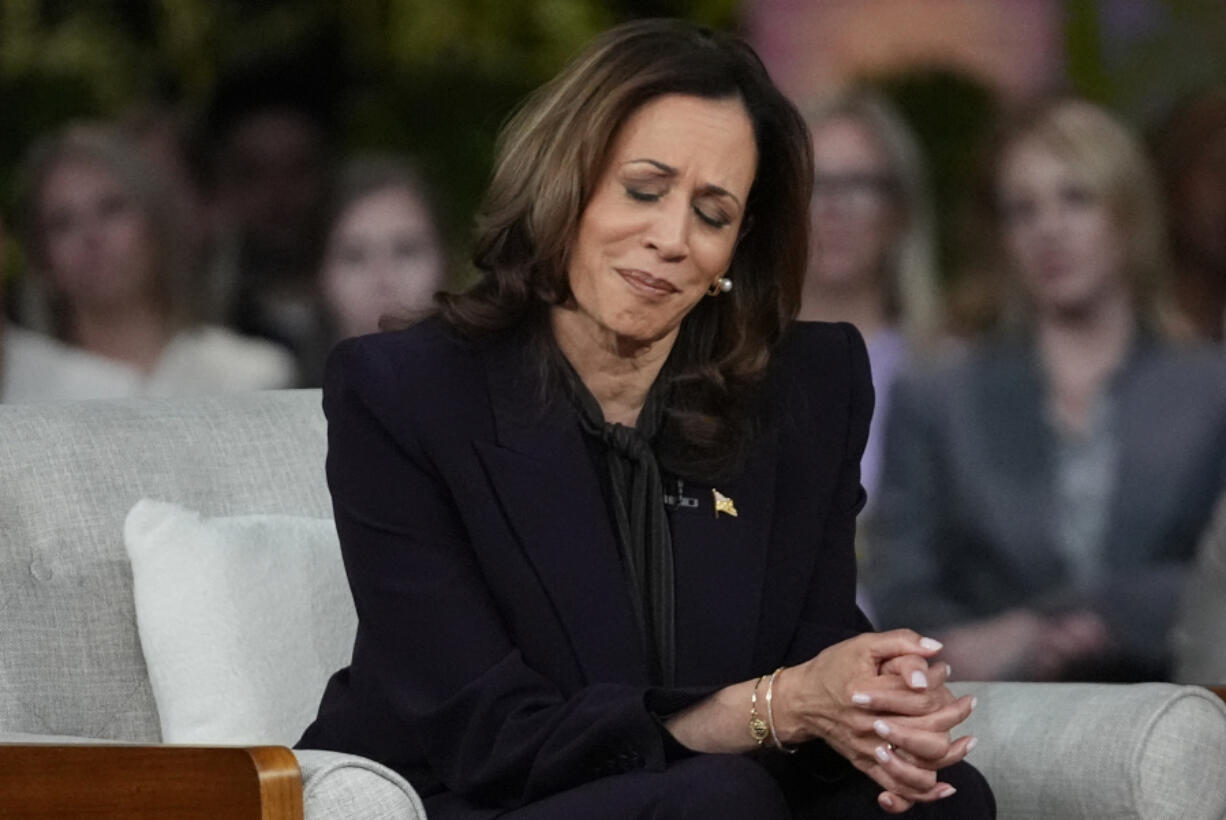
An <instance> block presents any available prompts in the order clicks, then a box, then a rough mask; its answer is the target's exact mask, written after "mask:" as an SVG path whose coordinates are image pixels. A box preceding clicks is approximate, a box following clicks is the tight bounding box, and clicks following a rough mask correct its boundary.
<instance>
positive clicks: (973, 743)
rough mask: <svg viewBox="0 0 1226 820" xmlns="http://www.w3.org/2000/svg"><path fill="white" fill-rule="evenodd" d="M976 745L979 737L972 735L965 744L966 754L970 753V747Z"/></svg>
mask: <svg viewBox="0 0 1226 820" xmlns="http://www.w3.org/2000/svg"><path fill="white" fill-rule="evenodd" d="M978 745H979V738H977V737H972V738H971V739H970V740H969V741H967V744H966V753H967V754H970V753H971V749H973V748H975V747H976V746H978Z"/></svg>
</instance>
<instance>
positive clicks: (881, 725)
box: [873, 720, 890, 737]
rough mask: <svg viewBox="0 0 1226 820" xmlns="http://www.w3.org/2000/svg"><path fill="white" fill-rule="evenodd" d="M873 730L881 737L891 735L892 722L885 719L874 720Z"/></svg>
mask: <svg viewBox="0 0 1226 820" xmlns="http://www.w3.org/2000/svg"><path fill="white" fill-rule="evenodd" d="M873 731H874V732H876V733H877V734H878V735H880V736H881V737H889V736H890V724H888V723H886V722H885V721H884V720H874V721H873Z"/></svg>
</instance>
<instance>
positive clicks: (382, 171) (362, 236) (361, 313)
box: [320, 155, 446, 341]
mask: <svg viewBox="0 0 1226 820" xmlns="http://www.w3.org/2000/svg"><path fill="white" fill-rule="evenodd" d="M333 196H334V201H333V208H332V217H331V220H330V222H329V227H328V230H327V231H326V234H325V235H326V237H327V240H326V246H325V249H324V258H323V265H322V267H321V269H320V290H321V292H322V294H323V300H324V313H325V317H326V319H327V321H328V324H329V329H330V336H331V338H332V340H334V341H336V340H340V339H343V338H346V337H349V336H358V335H361V334H364V333H374V332H375V331H377V330H378V329H379V322H380V320H381V319H382V318H383V317H384V316H386V315H396V316H401V315H403V316H411V315H413V314H416V313H419V312H421V311H423V310H425V309H427V308H429V307H430V305H431V303H432V300H433V297H434V293H435V292H436V291H438V290H439V289H440V288H442V287H443V285H444V284H446V282H445V272H446V268H445V264H444V260H443V249H442V242H441V241H440V237H439V230H438V224H437V221H436V219H435V216H434V213H435V211H434V207H433V204H432V200H431V197H430V195H429V192H428V190H427V188H426V186H425V184H424V183H423V181H422V178H421V176H420V174H419V173H418V172H417V170H416V169H415V168H414V167H413V165H412V163H410V162H409V161H408V160H406V159H404V158H401V157H397V156H394V155H369V156H362V157H357V158H354V159H353V160H351V161H349V162H348V163H346V165H345V166H344V167H343V168H342V169H341V171H340V174H339V175H338V177H337V182H336V189H335V192H334V195H333Z"/></svg>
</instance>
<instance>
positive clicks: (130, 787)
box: [0, 743, 302, 820]
mask: <svg viewBox="0 0 1226 820" xmlns="http://www.w3.org/2000/svg"><path fill="white" fill-rule="evenodd" d="M0 806H3V807H4V814H5V815H6V816H8V814H9V812H12V816H16V817H30V818H39V817H47V818H50V817H96V816H106V817H124V818H134V820H144V819H145V818H147V819H148V820H152V819H153V818H166V817H173V818H176V820H196V818H199V820H205V818H216V817H226V818H234V819H235V820H302V777H301V774H300V773H299V769H298V762H297V760H296V759H295V758H294V755H293V753H292V752H291V751H290V750H289V749H286V748H285V747H283V746H253V747H247V748H244V747H238V746H231V747H224V746H217V747H196V746H130V745H123V746H106V745H76V744H74V745H54V744H44V743H32V744H16V743H0Z"/></svg>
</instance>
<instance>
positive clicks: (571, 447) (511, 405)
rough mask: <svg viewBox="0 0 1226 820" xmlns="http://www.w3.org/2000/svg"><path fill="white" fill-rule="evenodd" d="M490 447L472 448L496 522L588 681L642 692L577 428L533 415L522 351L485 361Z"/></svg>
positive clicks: (554, 412)
mask: <svg viewBox="0 0 1226 820" xmlns="http://www.w3.org/2000/svg"><path fill="white" fill-rule="evenodd" d="M485 359H486V367H487V376H488V382H489V387H490V396H491V400H492V402H493V411H494V417H495V423H496V426H497V436H498V444H496V445H495V444H489V443H485V442H478V443H477V451H478V455H479V456H480V458H481V460H482V462H483V464H484V466H485V469H486V472H487V474H488V476H489V479H490V482H491V484H492V485H493V487H494V491H495V493H496V494H497V496H498V500H499V502H500V503H501V505H502V509H503V512H504V514H505V515H506V518H507V520H508V521H509V523H510V525H511V528H512V530H513V531H514V533H515V535H516V537H517V538H518V540H519V543H520V545H521V546H522V548H523V550H524V552H525V553H526V554H527V556H528V558H529V560H530V561H531V562H532V565H533V567H534V568H535V569H536V572H537V574H538V576H539V577H540V579H541V583H542V585H543V586H544V587H545V590H546V592H547V594H548V595H549V597H550V599H551V601H552V602H553V605H554V607H555V609H556V611H557V613H558V616H559V619H560V620H561V622H562V624H563V627H564V629H565V630H566V632H567V634H568V635H569V637H570V639H571V645H572V649H573V650H574V653H575V656H576V658H577V659H578V661H579V664H580V666H581V667H582V669H583V672H584V674H585V676H586V677H587V679H588V681H590V682H595V681H600V682H614V683H642V682H644V681H645V680H646V679H647V670H646V661H645V659H644V656H643V648H642V644H641V639H640V637H639V631H638V626H637V624H636V623H635V620H634V615H633V610H632V609H631V598H630V591H629V586H628V583H627V578H626V576H625V573H624V571H623V568H622V564H621V558H620V556H619V554H618V549H617V543H616V540H615V536H614V534H613V529H612V526H611V519H610V515H609V511H608V507H607V504H606V502H605V499H604V495H603V492H602V490H601V484H600V480H599V478H598V476H597V474H596V470H595V467H594V464H593V462H592V458H591V456H590V454H589V452H588V449H587V447H586V444H585V442H584V439H583V432H582V430H581V429H580V427H579V423H578V419H577V417H576V416H575V414H574V413H573V412H570V411H569V408H567V407H565V406H564V405H562V404H561V403H560V402H555V403H554V404H553V405H552V406H543V405H542V403H541V402H540V401H538V400H537V397H538V394H539V388H538V386H537V384H536V379H535V377H534V373H533V364H532V363H531V362H530V361H529V355H528V348H527V346H526V344H524V343H522V342H520V343H517V344H507V345H502V346H499V347H497V348H491V349H490V350H489V351H487V353H486V356H485Z"/></svg>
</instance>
